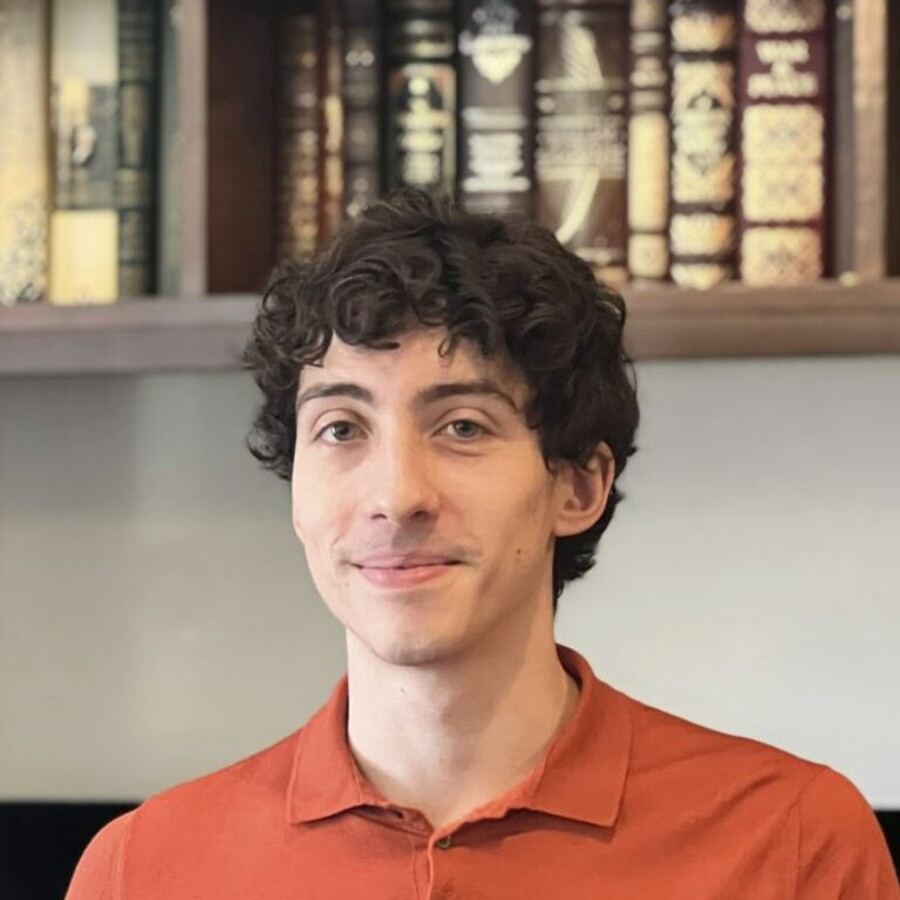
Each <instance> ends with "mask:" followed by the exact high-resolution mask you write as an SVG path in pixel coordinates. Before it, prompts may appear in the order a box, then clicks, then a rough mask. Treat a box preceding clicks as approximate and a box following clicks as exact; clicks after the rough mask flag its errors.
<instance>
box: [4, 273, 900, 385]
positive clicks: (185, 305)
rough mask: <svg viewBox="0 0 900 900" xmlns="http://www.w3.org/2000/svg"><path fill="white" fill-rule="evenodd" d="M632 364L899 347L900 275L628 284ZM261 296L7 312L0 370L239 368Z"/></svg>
mask: <svg viewBox="0 0 900 900" xmlns="http://www.w3.org/2000/svg"><path fill="white" fill-rule="evenodd" d="M624 294H625V297H626V301H627V303H628V324H627V326H626V343H627V346H628V349H629V352H630V353H631V354H632V355H633V357H634V358H635V359H673V358H695V359H696V358H712V357H737V356H753V357H756V356H793V355H813V354H832V355H835V354H840V355H846V354H862V353H865V354H870V353H898V352H900V279H893V280H888V281H884V282H880V283H878V284H871V285H855V286H852V287H849V286H845V285H841V284H838V283H833V282H822V283H819V284H815V285H809V286H804V287H792V288H751V287H747V286H746V285H741V284H733V285H727V286H725V287H722V288H719V289H716V290H713V291H709V292H698V291H689V290H683V289H680V288H676V287H672V286H670V285H663V286H645V285H638V284H632V285H628V286H627V287H626V288H625V290H624ZM257 303H258V298H257V297H253V296H243V295H242V296H232V295H216V296H210V297H205V298H200V299H196V298H191V299H178V298H162V297H160V298H146V299H141V300H129V301H123V302H121V303H117V304H113V305H110V306H80V307H64V306H63V307H58V306H48V305H44V304H34V305H26V306H17V307H13V308H11V309H0V375H7V376H9V375H60V374H77V373H83V374H86V373H139V372H160V371H208V370H216V369H219V370H225V369H238V368H240V354H241V350H242V348H243V345H244V343H245V342H246V340H247V337H248V335H249V333H250V323H251V321H252V320H253V316H254V314H255V311H256V307H257Z"/></svg>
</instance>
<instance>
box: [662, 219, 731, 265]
mask: <svg viewBox="0 0 900 900" xmlns="http://www.w3.org/2000/svg"><path fill="white" fill-rule="evenodd" d="M734 230H735V222H734V217H733V216H727V215H719V214H717V213H691V214H687V215H683V214H676V215H673V216H672V221H671V223H670V224H669V237H670V241H671V245H672V253H673V254H675V255H676V256H716V255H718V254H722V253H727V252H728V251H729V250H731V248H732V247H733V246H734Z"/></svg>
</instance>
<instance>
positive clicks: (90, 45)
mask: <svg viewBox="0 0 900 900" xmlns="http://www.w3.org/2000/svg"><path fill="white" fill-rule="evenodd" d="M0 13H2V16H0V303H2V304H6V305H9V304H12V303H16V302H23V301H34V300H41V299H49V300H50V301H52V302H56V303H79V302H111V301H113V300H115V299H116V298H118V297H120V296H137V295H145V294H149V293H151V292H152V290H153V288H154V283H155V280H156V257H155V250H156V244H157V217H156V211H157V201H156V197H157V183H156V158H157V146H156V134H157V129H156V122H157V115H158V91H159V72H158V64H159V54H158V50H159V40H158V35H159V25H160V22H159V15H158V13H159V9H158V4H157V3H155V2H152V0H75V2H72V0H52V2H49V0H2V2H0Z"/></svg>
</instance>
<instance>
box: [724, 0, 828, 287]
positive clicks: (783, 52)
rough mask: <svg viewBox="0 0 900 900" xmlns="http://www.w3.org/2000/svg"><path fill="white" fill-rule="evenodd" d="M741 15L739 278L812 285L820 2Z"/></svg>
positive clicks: (823, 104)
mask: <svg viewBox="0 0 900 900" xmlns="http://www.w3.org/2000/svg"><path fill="white" fill-rule="evenodd" d="M743 13H744V15H743V20H744V31H743V33H742V35H741V42H740V72H741V79H740V82H741V87H740V103H741V163H742V169H741V198H740V222H741V261H740V273H741V278H742V279H743V280H744V281H746V282H748V283H749V284H758V285H764V284H799V283H804V282H809V281H815V280H816V279H818V278H821V277H822V275H823V274H824V270H825V227H826V226H825V221H826V209H825V172H826V153H825V146H826V135H827V128H826V109H827V86H828V76H827V65H828V52H827V43H826V27H827V22H828V18H827V15H826V8H825V0H802V2H801V0H787V2H782V3H780V4H779V5H778V8H777V9H773V8H772V7H771V4H770V3H768V2H763V0H745V3H744V10H743Z"/></svg>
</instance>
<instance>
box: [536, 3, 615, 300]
mask: <svg viewBox="0 0 900 900" xmlns="http://www.w3.org/2000/svg"><path fill="white" fill-rule="evenodd" d="M538 48H539V51H538V72H537V81H536V83H535V91H536V109H537V112H536V140H537V148H536V155H535V173H536V183H537V216H538V220H539V221H540V222H541V224H543V225H544V226H545V227H547V228H550V229H551V230H552V231H553V232H555V234H556V237H557V238H558V239H559V241H560V242H561V243H563V244H565V245H566V246H567V247H568V248H569V249H570V250H572V251H574V252H575V253H577V254H578V255H579V256H581V257H582V258H583V259H585V260H587V261H588V262H589V263H590V264H591V266H592V267H593V269H594V271H595V272H596V274H597V276H598V277H599V278H602V279H604V280H608V281H611V282H616V283H618V282H621V281H623V280H624V279H625V277H626V274H627V268H626V262H627V253H628V246H627V241H628V229H627V184H626V175H627V170H626V158H627V129H628V118H627V113H628V109H627V107H628V5H627V3H624V2H611V3H601V4H594V5H591V6H581V7H578V8H574V7H571V6H554V7H553V8H546V7H545V8H544V9H543V10H541V11H540V12H539V21H538Z"/></svg>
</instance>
